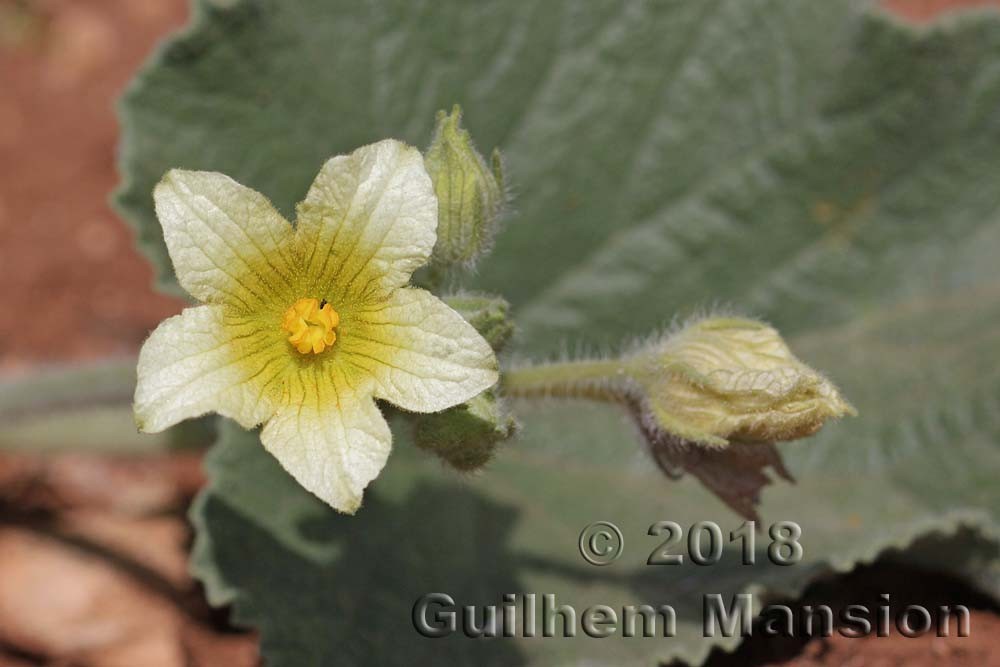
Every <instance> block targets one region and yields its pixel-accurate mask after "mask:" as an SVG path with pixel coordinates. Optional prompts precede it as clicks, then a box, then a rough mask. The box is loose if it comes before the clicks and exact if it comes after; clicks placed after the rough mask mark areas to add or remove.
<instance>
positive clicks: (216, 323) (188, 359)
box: [135, 140, 498, 513]
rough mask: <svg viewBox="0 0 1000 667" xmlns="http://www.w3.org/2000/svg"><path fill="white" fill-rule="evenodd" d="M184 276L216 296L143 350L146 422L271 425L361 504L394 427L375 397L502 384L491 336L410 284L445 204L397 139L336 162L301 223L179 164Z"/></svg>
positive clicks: (167, 212)
mask: <svg viewBox="0 0 1000 667" xmlns="http://www.w3.org/2000/svg"><path fill="white" fill-rule="evenodd" d="M154 199H155V202H156V213H157V217H158V218H159V220H160V224H161V225H162V226H163V235H164V239H165V240H166V244H167V249H168V250H169V252H170V258H171V260H172V261H173V264H174V269H175V272H176V274H177V279H178V281H179V282H180V284H181V286H183V287H184V289H186V290H187V291H188V292H189V293H190V294H191V296H193V297H194V298H195V299H197V300H199V301H201V302H202V304H203V305H199V306H195V307H192V308H188V309H186V310H184V311H183V312H182V313H181V314H180V315H177V316H175V317H172V318H170V319H168V320H166V321H164V322H163V323H161V324H160V326H159V327H158V328H157V329H156V330H155V331H154V332H153V334H152V335H151V336H150V337H149V339H148V340H147V341H146V343H145V344H144V345H143V348H142V351H141V353H140V355H139V366H138V386H137V388H136V393H135V416H136V422H137V424H138V426H139V428H140V430H143V431H149V432H155V431H160V430H163V429H165V428H167V427H169V426H171V425H173V424H176V423H177V422H179V421H181V420H183V419H187V418H189V417H195V416H198V415H202V414H205V413H207V412H213V411H214V412H218V413H220V414H222V415H225V416H227V417H231V418H233V419H235V420H236V421H237V422H239V423H240V424H241V425H242V426H244V427H246V428H251V427H254V426H257V425H260V424H264V427H263V429H262V431H261V434H260V437H261V441H262V442H263V444H264V447H266V448H267V450H268V451H269V452H271V453H272V454H273V455H274V456H275V457H277V459H278V460H279V461H280V462H281V465H282V466H284V467H285V469H286V470H288V472H289V473H291V474H292V476H294V477H295V479H296V480H298V482H299V483H300V484H302V486H304V487H305V488H306V489H308V490H309V491H311V492H312V493H314V494H316V495H317V496H319V497H320V498H321V499H323V500H324V501H326V502H327V503H329V504H330V505H332V506H333V507H334V508H336V509H338V510H340V511H343V512H349V513H353V512H354V511H355V510H356V509H357V508H358V507H359V505H360V503H361V495H362V491H363V490H364V488H365V486H366V485H367V484H368V483H369V482H370V481H371V480H372V479H374V478H375V477H376V476H377V475H378V473H379V471H380V470H381V469H382V466H383V465H384V464H385V461H386V458H387V457H388V454H389V449H390V444H391V434H390V431H389V427H388V425H387V424H386V421H385V419H384V418H383V416H382V414H381V412H380V411H379V408H378V407H377V406H376V404H375V401H374V399H375V398H379V399H384V400H386V401H389V402H390V403H393V404H395V405H397V406H399V407H400V408H403V409H404V410H410V411H414V412H436V411H439V410H444V409H445V408H448V407H451V406H453V405H457V404H459V403H461V402H463V401H466V400H468V399H470V398H472V397H473V396H475V395H477V394H479V393H480V392H482V391H483V390H485V389H487V388H488V387H490V386H491V385H493V384H494V383H495V382H496V381H497V377H498V375H497V361H496V357H495V356H494V354H493V351H492V350H491V348H490V346H489V344H488V343H487V342H486V341H485V340H484V339H483V338H482V337H481V336H480V335H479V334H478V333H477V332H476V330H475V329H473V328H472V326H470V325H469V324H468V323H467V322H466V321H465V320H463V319H462V317H461V316H460V315H459V314H458V313H456V312H455V311H453V310H451V309H450V308H449V307H448V306H446V305H445V304H444V303H443V302H442V301H440V300H439V299H438V298H437V297H435V296H433V295H432V294H430V293H429V292H426V291H424V290H421V289H416V288H412V287H408V286H407V283H408V282H409V279H410V274H411V273H412V272H413V271H414V270H415V269H417V268H418V267H420V266H421V265H423V264H424V263H425V262H426V261H427V259H428V258H429V257H430V254H431V250H432V248H433V247H434V242H435V238H436V228H437V216H438V204H437V200H436V198H435V196H434V191H433V188H432V186H431V180H430V177H429V176H428V175H427V172H426V171H425V169H424V164H423V158H422V157H421V155H420V153H419V152H418V151H417V150H416V149H414V148H411V147H409V146H406V145H405V144H402V143H400V142H398V141H393V140H386V141H382V142H379V143H377V144H372V145H370V146H365V147H363V148H360V149H358V150H357V151H355V152H354V153H352V154H351V155H347V156H338V157H335V158H332V159H331V160H330V161H328V162H327V163H326V164H325V165H324V166H323V168H322V170H321V171H320V173H319V175H318V176H317V177H316V180H315V181H314V182H313V184H312V187H311V188H310V190H309V192H308V194H307V195H306V198H305V201H303V202H302V203H300V204H299V206H298V208H297V210H296V215H297V221H296V225H295V227H294V228H293V227H292V225H291V224H290V223H289V222H288V221H286V220H285V219H284V218H283V217H282V216H281V215H280V214H279V213H278V212H277V211H276V210H275V209H274V207H273V206H272V205H271V204H270V202H268V201H267V199H265V198H264V197H263V196H262V195H260V194H259V193H257V192H255V191H253V190H251V189H249V188H246V187H244V186H242V185H240V184H238V183H236V182H235V181H233V180H232V179H230V178H228V177H227V176H224V175H222V174H218V173H213V172H191V171H177V170H174V171H171V172H169V173H168V174H167V175H166V176H165V177H164V178H163V180H162V181H161V182H160V184H159V185H158V186H157V187H156V190H155V193H154Z"/></svg>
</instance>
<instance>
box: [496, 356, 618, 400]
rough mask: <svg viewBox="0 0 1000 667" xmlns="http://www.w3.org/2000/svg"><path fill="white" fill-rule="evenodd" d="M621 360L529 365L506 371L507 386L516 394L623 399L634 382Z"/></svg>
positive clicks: (511, 394)
mask: <svg viewBox="0 0 1000 667" xmlns="http://www.w3.org/2000/svg"><path fill="white" fill-rule="evenodd" d="M628 371H629V367H628V365H627V364H626V363H624V362H623V361H621V360H583V361H563V362H559V363H550V364H539V365H537V366H526V367H523V368H516V369H512V370H509V371H506V372H504V374H503V387H504V390H505V391H506V393H507V395H509V396H514V397H532V396H552V397H555V398H589V399H592V400H596V401H620V400H622V399H623V398H625V396H626V394H627V392H628V387H629V385H630V383H631V379H630V377H629V372H628Z"/></svg>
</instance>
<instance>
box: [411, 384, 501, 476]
mask: <svg viewBox="0 0 1000 667" xmlns="http://www.w3.org/2000/svg"><path fill="white" fill-rule="evenodd" d="M516 430H517V422H516V421H515V420H514V418H513V417H512V416H510V414H509V413H508V412H507V408H506V405H505V403H504V401H503V399H501V398H500V397H498V396H497V395H496V394H495V393H494V391H493V390H487V391H485V392H483V393H482V394H479V395H478V396H476V397H475V398H473V399H471V400H469V401H468V402H467V403H463V404H462V405H456V406H455V407H453V408H449V409H448V410H445V411H444V412H437V413H433V414H422V415H419V416H418V417H417V419H416V421H415V422H414V438H413V439H414V442H416V444H417V446H418V447H420V448H421V449H423V450H426V451H429V452H432V453H434V454H436V455H437V456H438V457H440V458H441V459H442V460H443V461H444V462H445V463H448V464H449V465H451V466H452V467H454V468H456V469H458V470H462V471H471V470H477V469H479V468H482V467H483V466H484V465H486V464H487V463H488V462H489V461H490V459H491V458H493V453H494V452H495V451H496V448H497V445H499V444H500V443H501V442H503V441H504V440H506V439H507V438H509V437H511V436H512V435H513V434H514V433H515V431H516Z"/></svg>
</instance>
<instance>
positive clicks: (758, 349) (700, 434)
mask: <svg viewBox="0 0 1000 667" xmlns="http://www.w3.org/2000/svg"><path fill="white" fill-rule="evenodd" d="M627 365H628V367H629V371H630V372H629V375H630V376H631V377H632V380H633V381H634V383H635V386H634V388H633V391H632V392H631V393H632V394H633V396H632V398H633V400H634V402H635V403H636V405H637V408H638V411H639V417H640V420H641V422H642V425H643V427H644V430H647V429H648V430H650V431H655V432H660V433H666V434H670V435H672V436H674V437H676V438H679V439H680V440H682V441H687V442H693V443H698V444H702V445H708V446H715V447H721V446H725V445H728V444H729V443H730V441H739V442H773V441H776V440H794V439H796V438H802V437H805V436H808V435H811V434H813V433H815V432H816V431H818V430H819V429H820V427H821V426H822V425H823V423H824V422H826V421H827V420H828V419H830V418H832V417H842V416H844V415H853V414H856V411H855V410H854V408H853V407H851V405H850V404H848V403H847V402H846V401H845V400H844V399H843V398H842V397H841V395H840V393H839V392H838V391H837V388H836V387H835V386H834V385H833V384H832V383H831V382H830V381H829V380H827V379H826V378H825V377H823V376H822V375H821V374H820V373H818V372H817V371H815V370H813V369H812V368H810V367H809V366H807V365H805V364H804V363H802V362H801V361H799V360H798V359H796V358H795V356H794V355H793V354H792V352H791V350H789V349H788V346H787V345H786V344H785V341H784V340H782V338H781V336H780V335H779V334H778V332H777V331H775V330H774V329H773V328H771V327H769V326H767V325H765V324H762V323H760V322H756V321H754V320H746V319H738V318H709V319H704V320H701V321H698V322H695V323H693V324H691V325H689V326H687V327H685V328H683V329H681V330H680V331H678V332H676V333H674V334H672V335H670V336H668V337H665V338H663V339H661V340H659V341H656V342H654V343H652V344H650V345H648V346H647V347H645V348H644V349H642V350H641V351H639V352H637V353H636V354H634V355H633V356H631V357H630V358H629V360H628V363H627Z"/></svg>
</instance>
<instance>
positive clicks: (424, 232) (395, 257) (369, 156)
mask: <svg viewBox="0 0 1000 667" xmlns="http://www.w3.org/2000/svg"><path fill="white" fill-rule="evenodd" d="M437 215H438V205H437V198H436V197H435V196H434V189H433V187H432V186H431V179H430V176H428V175H427V171H426V169H424V160H423V157H422V156H421V155H420V152H419V151H418V150H417V149H415V148H412V147H410V146H407V145H406V144H403V143H401V142H399V141H395V140H391V139H387V140H385V141H380V142H379V143H377V144H371V145H369V146H364V147H362V148H359V149H358V150H356V151H354V152H353V153H351V154H350V155H340V156H338V157H335V158H332V159H331V160H329V161H328V162H327V163H326V164H325V165H323V169H322V170H321V171H320V173H319V175H318V176H317V177H316V180H315V181H314V182H313V184H312V187H311V188H310V189H309V194H308V195H307V196H306V199H305V201H304V202H302V203H301V204H300V205H299V208H298V221H297V222H296V225H297V229H296V235H297V243H298V247H299V252H300V254H301V256H302V259H303V261H304V262H305V265H306V267H307V268H306V271H307V273H308V274H309V275H310V276H312V278H313V280H314V281H315V282H314V285H313V287H314V288H315V289H314V291H316V292H317V293H318V294H321V295H323V296H325V297H327V298H329V299H330V300H331V301H334V302H337V301H343V300H348V301H355V300H358V299H362V300H363V299H365V298H366V297H370V296H371V295H372V294H384V293H385V292H386V291H388V290H390V289H392V288H394V287H399V286H401V285H405V284H406V283H407V282H408V281H409V279H410V274H411V273H413V271H414V270H416V269H417V268H419V267H420V266H422V265H423V264H425V263H426V262H427V259H428V257H430V254H431V250H432V249H433V248H434V241H435V239H436V230H437ZM335 307H336V306H335Z"/></svg>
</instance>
